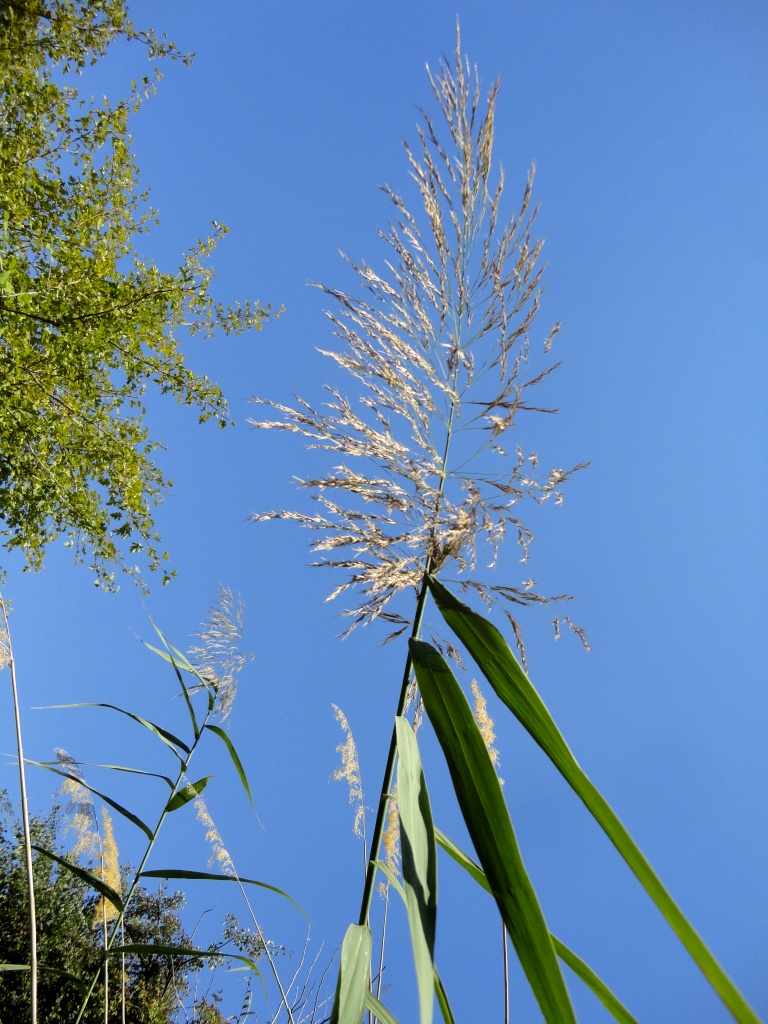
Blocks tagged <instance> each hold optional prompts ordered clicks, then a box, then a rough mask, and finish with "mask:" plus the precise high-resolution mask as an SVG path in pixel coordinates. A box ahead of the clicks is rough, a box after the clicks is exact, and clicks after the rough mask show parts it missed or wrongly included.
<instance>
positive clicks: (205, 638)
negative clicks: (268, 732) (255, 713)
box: [187, 586, 248, 720]
mask: <svg viewBox="0 0 768 1024" xmlns="http://www.w3.org/2000/svg"><path fill="white" fill-rule="evenodd" d="M244 608H245V606H244V604H243V601H242V598H241V597H240V595H239V594H238V595H237V596H235V595H234V594H233V593H232V591H231V589H230V588H229V587H224V586H219V596H218V600H217V601H216V603H215V604H214V605H213V606H212V607H211V608H210V609H209V610H208V618H207V620H206V621H205V623H203V625H202V626H201V627H200V629H199V630H198V632H197V633H195V634H194V635H195V637H196V638H197V639H198V640H199V641H200V642H199V643H198V644H195V645H194V646H193V647H190V649H189V650H188V651H187V657H188V658H189V660H190V661H191V662H192V664H193V665H194V668H195V669H196V670H197V671H198V672H199V673H200V675H201V676H202V677H203V679H205V681H206V683H207V684H208V685H210V686H212V687H213V689H214V691H215V693H216V707H215V713H216V714H219V715H221V718H222V719H224V720H226V718H227V717H228V716H229V714H230V712H231V711H232V707H233V705H234V702H235V697H236V696H237V681H238V676H239V674H240V671H241V670H242V668H243V666H244V665H245V663H246V661H247V660H248V655H247V654H245V653H244V652H243V651H241V650H240V642H241V640H242V638H243V611H244ZM199 689H200V686H193V687H190V693H195V692H196V691H197V690H199Z"/></svg>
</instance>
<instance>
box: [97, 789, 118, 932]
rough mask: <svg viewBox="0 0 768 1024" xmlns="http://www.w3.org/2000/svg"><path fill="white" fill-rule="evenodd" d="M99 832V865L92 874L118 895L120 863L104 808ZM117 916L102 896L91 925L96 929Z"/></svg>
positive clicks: (103, 808) (115, 911)
mask: <svg viewBox="0 0 768 1024" xmlns="http://www.w3.org/2000/svg"><path fill="white" fill-rule="evenodd" d="M101 831H102V839H101V865H100V866H99V867H97V869H96V871H95V872H94V873H95V874H96V875H98V876H99V878H101V880H102V881H103V882H106V883H107V885H108V886H110V888H112V889H114V890H115V892H117V893H120V892H121V891H122V879H121V878H120V861H119V857H118V852H117V843H116V842H115V833H114V830H113V828H112V819H111V818H110V816H109V813H108V812H107V809H106V807H102V808H101ZM118 916H119V914H118V910H117V907H116V906H115V905H114V903H110V901H109V900H108V899H105V898H104V897H103V896H102V897H101V898H100V899H99V902H98V903H97V904H96V909H95V911H94V913H93V925H94V927H96V926H97V925H100V924H103V923H105V922H109V921H115V920H116V919H117V917H118Z"/></svg>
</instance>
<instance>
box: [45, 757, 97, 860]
mask: <svg viewBox="0 0 768 1024" xmlns="http://www.w3.org/2000/svg"><path fill="white" fill-rule="evenodd" d="M54 753H55V754H56V760H57V761H58V762H59V764H60V765H61V766H62V768H63V769H64V770H65V771H66V772H67V773H68V775H69V778H67V779H65V780H64V782H62V784H61V792H62V794H63V795H64V796H66V798H67V804H66V807H65V813H66V814H67V815H68V817H69V821H68V822H67V824H66V826H65V828H64V831H65V832H70V831H71V832H74V834H75V836H76V839H75V845H74V846H73V847H72V849H71V850H70V854H71V856H72V857H75V858H77V857H81V856H84V857H100V856H101V853H102V842H101V834H100V832H99V819H98V817H97V815H96V807H95V806H94V803H93V797H92V796H91V793H90V790H88V789H87V788H86V786H85V778H84V776H83V773H82V771H81V770H80V766H79V764H78V763H77V761H76V760H75V759H74V758H73V757H72V756H71V755H70V754H68V753H67V751H66V750H64V749H63V748H61V747H57V748H56V749H55V751H54Z"/></svg>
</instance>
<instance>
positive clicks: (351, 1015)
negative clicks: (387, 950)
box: [330, 924, 372, 1024]
mask: <svg viewBox="0 0 768 1024" xmlns="http://www.w3.org/2000/svg"><path fill="white" fill-rule="evenodd" d="M371 946H372V938H371V929H370V928H369V927H368V926H367V925H360V924H351V925H350V926H349V928H347V934H346V935H345V936H344V942H343V943H342V944H341V963H340V965H339V976H338V979H337V981H336V996H335V998H334V1000H333V1010H332V1011H331V1017H330V1024H360V1022H361V1021H362V1019H363V1014H364V1013H365V1006H366V1002H367V998H366V997H367V996H368V994H369V992H368V986H369V984H370V976H371Z"/></svg>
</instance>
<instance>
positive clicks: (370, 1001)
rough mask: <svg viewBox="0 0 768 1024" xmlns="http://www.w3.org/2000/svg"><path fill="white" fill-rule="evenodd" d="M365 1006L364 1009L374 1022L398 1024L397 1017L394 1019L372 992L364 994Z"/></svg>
mask: <svg viewBox="0 0 768 1024" xmlns="http://www.w3.org/2000/svg"><path fill="white" fill-rule="evenodd" d="M365 1005H366V1008H367V1009H368V1010H370V1011H371V1013H372V1014H373V1016H374V1017H375V1018H376V1020H378V1021H380V1024H400V1021H399V1020H398V1019H397V1017H395V1015H394V1014H393V1013H390V1011H389V1010H388V1009H387V1008H386V1006H385V1005H384V1004H383V1003H381V1002H379V1000H378V999H377V998H376V996H375V995H374V994H373V992H366V994H365Z"/></svg>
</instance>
